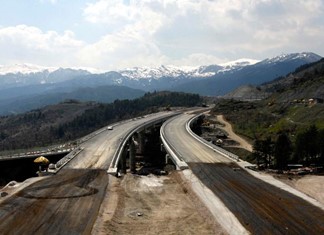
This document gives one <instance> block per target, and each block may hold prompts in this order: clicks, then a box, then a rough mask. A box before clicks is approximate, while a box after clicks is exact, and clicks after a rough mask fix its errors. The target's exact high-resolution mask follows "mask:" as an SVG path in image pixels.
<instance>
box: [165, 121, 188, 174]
mask: <svg viewBox="0 0 324 235" xmlns="http://www.w3.org/2000/svg"><path fill="white" fill-rule="evenodd" d="M174 118H176V117H174ZM172 120H173V118H171V119H169V120H168V121H166V122H165V123H163V125H162V127H161V129H160V136H161V140H162V143H163V146H164V148H165V150H166V151H167V152H168V153H169V155H170V157H171V160H172V161H173V163H174V164H175V165H176V167H177V170H183V169H188V168H189V167H188V164H187V163H186V162H185V161H184V160H183V159H182V158H181V157H180V154H179V153H177V152H176V149H175V148H174V147H173V146H172V145H171V144H170V143H169V142H168V141H167V140H166V138H165V134H164V127H165V125H167V123H169V122H171V121H172Z"/></svg>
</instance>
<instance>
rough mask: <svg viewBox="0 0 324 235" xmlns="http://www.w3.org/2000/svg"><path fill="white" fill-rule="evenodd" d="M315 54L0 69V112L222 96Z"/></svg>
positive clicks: (278, 73) (314, 57) (311, 59)
mask: <svg viewBox="0 0 324 235" xmlns="http://www.w3.org/2000/svg"><path fill="white" fill-rule="evenodd" d="M320 59H321V56H319V55H316V54H314V53H293V54H286V55H280V56H277V57H274V58H269V59H265V60H262V61H256V60H250V59H242V60H238V61H234V62H231V63H227V64H223V65H208V66H199V67H196V68H190V67H182V68H180V67H175V66H160V67H158V68H131V69H124V70H119V71H109V72H98V71H97V72H96V71H93V70H88V69H75V68H74V69H72V68H59V69H56V68H46V67H40V66H35V65H28V64H25V65H17V66H11V67H5V66H1V67H0V115H8V114H16V113H22V112H25V111H28V110H31V109H36V108H40V107H44V106H46V105H49V104H55V103H58V102H62V101H64V100H66V99H77V100H81V101H96V102H103V103H109V102H112V101H113V100H115V99H134V98H138V97H140V96H142V95H143V94H144V93H145V92H147V91H162V90H171V91H182V92H189V93H197V94H200V95H203V96H222V95H225V94H227V93H229V92H231V91H233V90H234V89H236V88H238V87H240V86H242V85H260V84H262V83H265V82H269V81H272V80H273V79H275V78H277V77H280V76H285V75H286V74H288V73H290V72H293V71H294V70H295V69H296V68H298V67H299V66H301V65H304V64H308V63H312V62H316V61H318V60H320Z"/></svg>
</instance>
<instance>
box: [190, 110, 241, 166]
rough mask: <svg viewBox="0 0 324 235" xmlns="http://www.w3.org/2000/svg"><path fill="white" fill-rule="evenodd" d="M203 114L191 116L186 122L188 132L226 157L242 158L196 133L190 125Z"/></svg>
mask: <svg viewBox="0 0 324 235" xmlns="http://www.w3.org/2000/svg"><path fill="white" fill-rule="evenodd" d="M201 115H202V114H199V115H196V116H194V117H193V118H191V119H190V120H189V121H188V122H187V124H186V129H187V131H188V132H189V133H190V134H191V135H192V136H193V137H194V138H195V139H197V140H198V141H199V142H201V143H203V144H204V145H206V146H207V147H209V148H211V149H213V150H214V151H216V152H218V153H220V154H222V155H223V156H225V157H228V158H230V159H232V160H235V161H239V160H240V158H239V156H237V155H235V154H233V153H231V152H229V151H227V150H225V149H223V148H220V147H218V146H216V145H214V144H212V143H211V142H209V141H207V140H205V139H203V138H202V137H200V136H198V135H197V134H196V133H194V132H193V131H192V130H191V128H190V127H191V126H192V123H193V122H194V121H195V120H196V119H198V118H199V117H200V116H201Z"/></svg>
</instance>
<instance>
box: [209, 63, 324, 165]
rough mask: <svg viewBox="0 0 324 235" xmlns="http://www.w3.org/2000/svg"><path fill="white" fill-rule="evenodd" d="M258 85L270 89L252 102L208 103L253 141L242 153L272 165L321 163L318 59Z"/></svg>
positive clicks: (323, 120)
mask: <svg viewBox="0 0 324 235" xmlns="http://www.w3.org/2000/svg"><path fill="white" fill-rule="evenodd" d="M261 87H262V89H265V90H266V91H271V92H274V93H273V94H272V95H271V96H270V97H269V98H267V99H266V100H262V101H256V102H244V101H238V100H219V101H217V102H216V106H215V108H214V109H213V112H214V114H224V115H225V117H226V119H227V120H228V121H229V122H231V123H232V124H233V126H234V130H235V132H236V133H238V134H240V135H242V136H245V137H247V138H248V139H249V140H250V142H251V143H253V144H254V152H253V154H252V155H250V156H247V157H246V158H247V159H248V160H249V161H251V162H253V163H256V164H258V165H262V166H264V167H274V168H277V169H284V168H285V167H286V166H287V164H289V163H299V164H304V165H311V164H324V150H323V147H322V146H324V134H323V133H324V103H323V99H324V92H323V91H324V59H322V60H321V61H319V62H316V63H313V64H311V65H307V66H303V67H300V68H298V69H297V70H296V71H295V72H294V73H292V74H290V75H288V76H287V77H281V78H278V79H276V80H275V81H273V82H272V83H267V84H264V85H262V86H261Z"/></svg>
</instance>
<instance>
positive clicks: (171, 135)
mask: <svg viewBox="0 0 324 235" xmlns="http://www.w3.org/2000/svg"><path fill="white" fill-rule="evenodd" d="M191 117H192V115H188V114H184V115H181V116H178V117H176V118H174V119H173V120H172V121H170V122H168V123H167V125H166V126H165V130H164V133H165V137H166V138H167V139H168V141H169V142H170V143H171V144H172V146H173V148H175V149H176V151H177V153H178V154H179V155H180V156H181V157H182V159H183V160H185V161H186V162H187V163H188V165H189V167H190V169H191V170H192V171H193V173H194V174H195V175H196V176H197V177H198V178H199V179H200V180H201V181H202V182H203V184H205V185H206V186H207V187H208V188H209V189H210V190H211V191H212V192H213V193H214V194H215V195H216V196H217V197H218V198H220V199H221V200H222V202H223V203H224V204H225V206H226V207H227V208H229V210H230V211H231V212H232V213H233V214H234V215H235V216H236V217H237V218H238V220H239V221H240V223H241V224H242V225H243V226H244V227H245V228H246V229H247V230H248V231H249V232H251V233H252V234H324V211H323V210H321V209H319V208H317V207H315V206H313V205H312V204H310V203H309V202H306V201H305V200H303V199H301V198H299V197H297V196H295V195H293V194H290V193H288V192H286V191H284V190H281V189H279V188H277V187H274V186H272V185H269V184H267V183H265V182H263V181H261V180H259V179H257V178H255V177H254V176H252V175H250V174H249V173H248V172H246V171H245V170H243V169H241V168H239V166H238V165H237V164H235V163H234V162H231V161H229V159H227V158H225V157H223V156H222V155H220V154H218V153H216V152H214V151H213V150H211V149H209V148H208V147H206V146H205V145H203V144H201V143H200V142H198V141H197V140H196V139H195V138H193V137H192V136H191V135H189V134H188V133H187V131H186V129H185V124H186V122H187V121H188V120H189V119H190V118H191Z"/></svg>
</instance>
